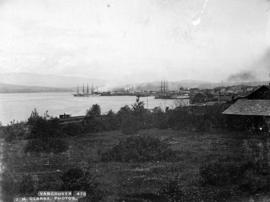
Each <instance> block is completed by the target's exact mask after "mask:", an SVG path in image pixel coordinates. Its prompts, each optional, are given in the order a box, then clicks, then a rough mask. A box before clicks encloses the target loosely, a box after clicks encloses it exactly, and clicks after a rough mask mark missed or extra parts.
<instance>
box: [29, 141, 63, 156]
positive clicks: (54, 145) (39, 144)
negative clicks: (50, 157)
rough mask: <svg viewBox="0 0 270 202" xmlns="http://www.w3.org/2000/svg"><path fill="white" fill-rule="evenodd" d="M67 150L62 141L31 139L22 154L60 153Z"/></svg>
mask: <svg viewBox="0 0 270 202" xmlns="http://www.w3.org/2000/svg"><path fill="white" fill-rule="evenodd" d="M67 149H68V144H67V143H66V141H64V140H63V139H59V138H49V139H32V140H28V142H27V144H26V146H25V148H24V152H26V153H27V152H30V153H55V154H58V153H62V152H65V151H66V150H67Z"/></svg>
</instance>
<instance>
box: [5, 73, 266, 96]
mask: <svg viewBox="0 0 270 202" xmlns="http://www.w3.org/2000/svg"><path fill="white" fill-rule="evenodd" d="M0 82H1V83H0V93H21V92H25V93H27V92H71V91H75V89H76V87H77V86H79V87H80V88H82V85H83V84H84V85H85V86H86V85H87V84H89V86H91V85H92V84H93V85H95V86H98V87H99V88H100V89H102V87H104V86H106V87H107V89H108V90H111V89H115V88H114V87H115V86H113V85H109V83H110V82H111V81H106V82H105V81H102V80H100V79H91V78H87V77H75V76H57V75H41V74H32V73H8V74H0ZM233 85H247V86H257V85H268V81H250V82H220V83H214V82H207V81H196V80H182V81H169V82H168V88H169V90H178V89H179V88H180V87H184V88H201V89H205V88H215V87H219V86H233ZM131 87H134V89H135V90H139V91H140V90H146V91H149V90H152V91H159V90H160V81H153V82H143V83H135V84H129V85H128V84H127V85H118V86H117V87H116V88H131Z"/></svg>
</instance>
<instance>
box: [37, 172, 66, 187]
mask: <svg viewBox="0 0 270 202" xmlns="http://www.w3.org/2000/svg"><path fill="white" fill-rule="evenodd" d="M37 187H38V188H37V190H54V191H60V190H62V187H63V181H62V179H61V176H59V175H55V174H46V175H41V176H39V180H38V186H37Z"/></svg>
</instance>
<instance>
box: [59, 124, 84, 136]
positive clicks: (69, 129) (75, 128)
mask: <svg viewBox="0 0 270 202" xmlns="http://www.w3.org/2000/svg"><path fill="white" fill-rule="evenodd" d="M62 131H63V132H64V133H65V134H66V135H68V136H77V135H80V134H81V132H82V131H83V127H82V124H80V123H70V124H65V125H64V126H62Z"/></svg>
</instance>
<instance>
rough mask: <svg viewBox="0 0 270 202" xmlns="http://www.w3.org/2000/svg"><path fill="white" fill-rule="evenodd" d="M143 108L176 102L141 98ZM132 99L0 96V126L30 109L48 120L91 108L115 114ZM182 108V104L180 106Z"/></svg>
mask: <svg viewBox="0 0 270 202" xmlns="http://www.w3.org/2000/svg"><path fill="white" fill-rule="evenodd" d="M140 100H141V101H143V102H144V103H145V107H146V108H149V109H153V108H155V107H161V108H162V109H165V108H166V107H169V108H174V107H175V106H177V105H179V101H177V100H166V99H154V97H142V98H140ZM135 101H136V97H135V96H92V97H74V96H73V95H72V93H10V94H0V122H1V123H2V124H3V125H6V124H8V123H10V121H13V120H15V121H24V120H27V118H28V117H29V116H30V114H31V112H32V111H33V109H34V108H36V109H37V111H38V112H39V113H40V114H41V115H43V114H44V113H45V112H46V111H48V114H49V115H51V116H58V115H59V114H63V113H67V114H71V115H72V116H77V115H84V114H85V113H86V110H87V109H89V108H90V107H91V106H92V105H93V104H99V105H100V107H101V112H102V113H106V112H108V111H109V110H113V111H114V112H117V111H118V110H119V109H120V108H121V107H123V106H125V105H132V104H134V103H135ZM181 104H182V103H181Z"/></svg>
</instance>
